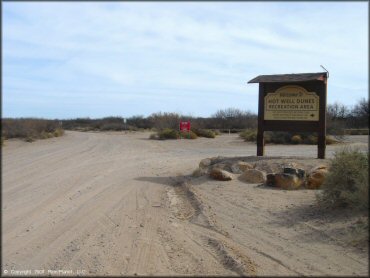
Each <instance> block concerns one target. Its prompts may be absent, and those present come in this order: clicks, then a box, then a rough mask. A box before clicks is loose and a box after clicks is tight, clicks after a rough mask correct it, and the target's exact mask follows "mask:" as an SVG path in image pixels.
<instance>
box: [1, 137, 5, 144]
mask: <svg viewBox="0 0 370 278" xmlns="http://www.w3.org/2000/svg"><path fill="white" fill-rule="evenodd" d="M4 141H5V139H4V137H2V136H1V146H4V144H5V143H4Z"/></svg>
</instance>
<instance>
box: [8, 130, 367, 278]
mask: <svg viewBox="0 0 370 278" xmlns="http://www.w3.org/2000/svg"><path fill="white" fill-rule="evenodd" d="M149 135H150V133H148V132H77V131H66V132H65V134H64V136H62V137H58V138H50V139H45V140H37V141H35V142H32V143H27V142H24V141H21V140H18V139H9V140H6V143H5V145H4V146H2V201H3V202H2V219H3V222H2V224H3V225H2V227H3V229H2V243H3V245H2V252H3V253H2V255H3V264H2V265H3V272H4V271H5V270H7V271H9V272H10V271H11V270H32V271H34V270H45V274H48V273H47V272H48V271H64V274H65V275H72V276H75V275H150V276H152V275H224V276H234V275H236V276H238V275H247V276H255V275H256V276H264V275H294V276H297V275H300V276H301V275H356V276H358V275H362V276H366V275H367V274H368V247H367V244H365V245H360V246H358V245H357V246H356V245H353V244H352V243H353V238H349V234H350V233H348V231H349V230H350V229H351V227H355V224H356V223H361V222H362V223H364V222H366V221H368V220H367V217H364V216H363V215H362V216H361V215H359V216H356V215H352V213H351V212H350V211H343V210H338V211H325V210H323V209H322V208H320V207H319V206H318V205H317V202H316V194H317V192H318V190H307V189H301V190H282V189H276V188H269V187H266V186H261V185H260V184H249V183H245V182H242V181H240V180H238V179H233V180H231V181H226V182H225V181H217V180H213V179H210V178H209V177H208V176H207V175H202V176H194V175H193V173H194V171H195V170H196V169H197V168H198V165H199V162H200V161H201V160H202V159H204V158H210V157H218V156H223V157H230V158H232V157H243V158H244V159H247V160H248V161H251V162H258V161H259V163H267V164H268V163H275V162H279V163H283V164H284V163H287V164H289V163H298V164H301V165H304V166H306V167H308V168H309V167H313V166H315V165H319V164H328V163H329V159H330V158H331V157H332V156H333V154H334V152H335V151H336V150H338V149H340V148H343V147H344V146H354V147H357V148H359V149H360V150H363V151H367V150H368V136H361V135H358V136H347V137H346V138H345V139H346V140H345V141H346V143H344V144H334V145H329V146H327V152H326V153H327V159H325V160H318V159H315V157H316V154H317V146H315V145H267V146H266V156H265V157H264V158H260V159H257V158H256V157H255V154H256V145H255V144H254V143H251V142H244V141H243V140H242V139H241V138H240V137H239V136H238V135H237V134H222V135H220V136H217V137H216V138H215V139H208V138H198V139H197V140H166V141H162V140H149V139H148V138H149ZM351 235H353V233H351ZM32 273H33V274H34V272H32ZM49 273H50V272H49ZM54 274H58V273H54ZM59 274H60V273H59Z"/></svg>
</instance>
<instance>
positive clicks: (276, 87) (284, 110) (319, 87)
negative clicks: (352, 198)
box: [248, 72, 327, 158]
mask: <svg viewBox="0 0 370 278" xmlns="http://www.w3.org/2000/svg"><path fill="white" fill-rule="evenodd" d="M248 83H259V99H258V132H257V156H263V155H264V138H263V134H264V132H265V131H297V132H317V134H318V154H317V157H318V158H325V149H326V142H325V137H326V95H327V73H326V72H320V73H300V74H280V75H260V76H257V77H256V78H254V79H252V80H250V81H249V82H248Z"/></svg>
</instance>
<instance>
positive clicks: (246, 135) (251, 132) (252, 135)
mask: <svg viewBox="0 0 370 278" xmlns="http://www.w3.org/2000/svg"><path fill="white" fill-rule="evenodd" d="M239 136H240V137H241V138H243V139H244V140H245V141H248V142H255V141H256V140H257V130H255V129H246V130H244V131H242V132H241V133H240V134H239Z"/></svg>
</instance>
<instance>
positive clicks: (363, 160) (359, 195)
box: [318, 148, 369, 211]
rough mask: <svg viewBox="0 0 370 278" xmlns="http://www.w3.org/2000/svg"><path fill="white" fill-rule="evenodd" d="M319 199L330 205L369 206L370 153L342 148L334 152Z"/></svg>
mask: <svg viewBox="0 0 370 278" xmlns="http://www.w3.org/2000/svg"><path fill="white" fill-rule="evenodd" d="M322 189H323V191H322V193H321V194H320V195H318V201H319V202H320V203H321V204H323V205H325V206H328V207H351V208H355V209H358V210H364V211H367V210H368V207H369V153H362V152H360V151H359V150H356V149H350V148H347V149H342V150H341V151H338V152H336V153H335V154H334V158H333V159H332V161H331V165H330V168H329V173H328V175H327V177H326V179H325V181H324V183H323V186H322Z"/></svg>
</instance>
